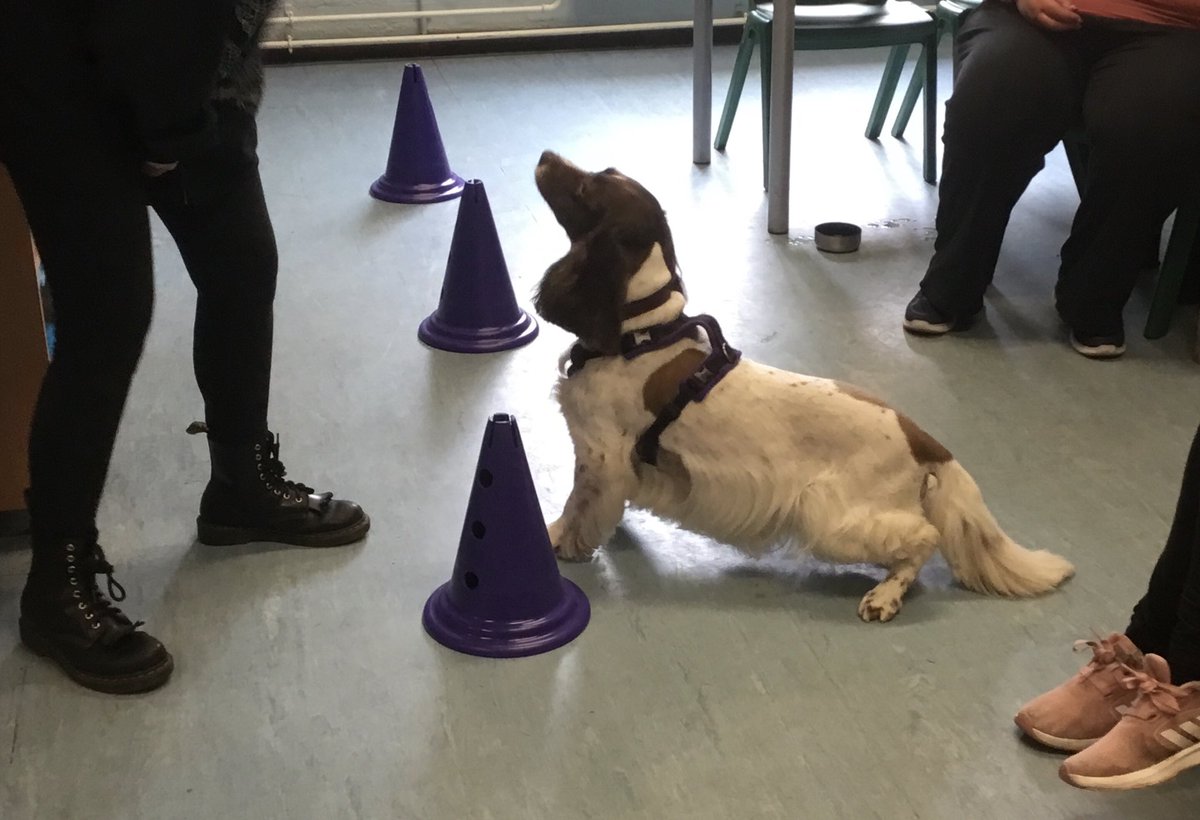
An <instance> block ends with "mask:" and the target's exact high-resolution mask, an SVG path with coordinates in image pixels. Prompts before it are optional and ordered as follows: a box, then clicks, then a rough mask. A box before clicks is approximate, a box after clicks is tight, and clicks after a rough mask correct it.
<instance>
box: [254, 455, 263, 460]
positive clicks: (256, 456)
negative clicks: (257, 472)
mask: <svg viewBox="0 0 1200 820" xmlns="http://www.w3.org/2000/svg"><path fill="white" fill-rule="evenodd" d="M254 460H255V461H262V453H255V454H254Z"/></svg>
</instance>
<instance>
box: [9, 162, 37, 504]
mask: <svg viewBox="0 0 1200 820" xmlns="http://www.w3.org/2000/svg"><path fill="white" fill-rule="evenodd" d="M46 363H47V354H46V331H45V326H44V324H43V322H42V302H41V295H40V291H39V288H38V279H37V263H36V261H35V256H34V250H33V241H32V240H31V239H30V236H29V227H28V226H27V225H26V223H25V216H24V213H23V212H22V210H21V203H20V202H19V201H18V200H17V195H16V192H15V191H14V190H13V187H12V181H11V180H10V179H9V176H8V172H7V171H6V170H5V169H4V166H3V165H0V513H4V512H9V511H13V510H20V509H23V508H24V506H25V499H24V492H25V487H26V486H28V481H29V464H28V461H27V458H26V450H27V442H28V438H29V421H30V419H31V418H32V416H33V405H34V402H35V400H36V398H37V392H38V388H39V386H40V385H41V382H42V375H43V373H45V370H46Z"/></svg>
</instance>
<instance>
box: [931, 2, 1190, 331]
mask: <svg viewBox="0 0 1200 820" xmlns="http://www.w3.org/2000/svg"><path fill="white" fill-rule="evenodd" d="M955 61H956V70H957V72H958V74H957V78H956V80H955V87H954V94H953V96H951V98H950V100H949V101H948V102H947V105H946V124H945V132H944V133H945V135H944V143H945V156H944V165H943V169H942V181H941V188H940V202H939V205H938V212H937V241H936V244H935V245H934V255H933V259H932V261H931V262H930V264H929V270H928V272H927V273H926V275H925V278H924V280H923V281H922V282H921V289H922V291H923V292H924V293H925V295H926V297H927V298H928V299H929V301H930V302H931V303H932V304H933V305H934V306H935V307H936V308H938V309H939V310H940V311H942V312H943V313H947V314H950V315H954V316H966V315H971V314H974V313H975V312H977V311H978V310H980V309H981V308H982V307H983V295H984V292H985V291H986V290H987V287H988V285H989V284H990V283H991V280H992V275H993V273H994V272H995V268H996V260H997V257H998V256H999V253H1000V244H1001V241H1002V240H1003V238H1004V233H1005V229H1006V228H1007V227H1008V219H1009V215H1010V213H1011V212H1012V208H1013V206H1014V205H1015V204H1016V202H1017V200H1018V199H1019V198H1020V196H1021V194H1022V193H1023V192H1024V191H1025V188H1026V187H1027V186H1028V185H1029V181H1030V180H1031V179H1033V177H1034V175H1035V174H1037V172H1038V171H1040V170H1041V169H1042V168H1043V167H1044V165H1045V155H1046V154H1047V153H1048V152H1049V151H1051V150H1052V149H1053V148H1054V147H1055V145H1056V144H1057V143H1058V142H1059V141H1060V140H1061V139H1062V137H1063V135H1064V134H1065V133H1066V132H1067V130H1068V129H1070V128H1073V127H1075V126H1077V125H1080V124H1082V126H1083V128H1084V129H1085V131H1086V134H1087V137H1088V140H1089V144H1090V150H1089V153H1088V166H1087V178H1086V181H1085V184H1084V186H1083V191H1082V196H1081V202H1080V205H1079V209H1078V210H1077V211H1076V213H1075V219H1074V223H1073V224H1072V226H1071V233H1070V236H1069V238H1068V239H1067V241H1066V244H1064V245H1063V247H1062V254H1061V266H1060V268H1059V273H1058V285H1057V289H1056V294H1057V297H1058V307H1059V312H1060V314H1062V316H1063V318H1064V319H1065V320H1066V321H1067V323H1068V324H1070V325H1071V326H1072V328H1073V329H1074V330H1075V331H1076V333H1077V334H1078V335H1080V336H1097V335H1110V334H1113V333H1115V332H1118V331H1119V330H1120V329H1121V327H1122V324H1121V313H1122V309H1123V308H1124V306H1125V303H1126V301H1128V299H1129V295H1130V293H1131V292H1132V290H1133V286H1134V284H1135V282H1136V279H1137V275H1138V272H1139V270H1141V269H1143V268H1144V267H1145V266H1146V264H1147V258H1146V257H1147V248H1146V245H1147V243H1146V238H1147V237H1152V236H1157V235H1159V234H1161V226H1162V222H1163V220H1164V219H1165V218H1166V217H1167V216H1168V215H1169V214H1170V213H1171V211H1172V210H1174V209H1175V208H1176V207H1177V206H1178V205H1179V202H1180V199H1181V194H1182V192H1183V191H1184V190H1185V189H1184V187H1183V186H1184V185H1187V184H1195V181H1196V180H1197V178H1200V31H1191V30H1185V29H1176V28H1169V27H1166V26H1151V25H1145V24H1140V23H1130V22H1122V21H1114V20H1100V19H1098V18H1085V22H1084V25H1083V28H1081V29H1079V30H1077V31H1072V32H1051V31H1047V30H1045V29H1042V28H1039V27H1038V26H1035V25H1034V24H1033V23H1030V22H1029V21H1027V20H1026V19H1025V18H1024V17H1022V16H1021V14H1020V12H1018V11H1017V9H1016V7H1015V6H1014V5H1012V4H1010V3H1007V2H1001V0H986V2H984V3H983V5H982V6H980V7H979V8H978V9H976V10H975V11H973V12H971V13H970V14H969V16H968V17H967V19H966V20H964V22H963V27H962V30H961V31H960V33H959V35H958V38H957V40H956V44H955ZM1152 251H1157V247H1155V248H1153V249H1152Z"/></svg>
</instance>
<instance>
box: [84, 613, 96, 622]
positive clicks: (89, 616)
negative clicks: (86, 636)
mask: <svg viewBox="0 0 1200 820" xmlns="http://www.w3.org/2000/svg"><path fill="white" fill-rule="evenodd" d="M83 617H85V618H87V619H88V620H89V621H94V620H96V616H95V615H94V614H93V613H91V612H89V613H88V614H87V615H84V616H83Z"/></svg>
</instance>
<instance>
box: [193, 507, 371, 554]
mask: <svg viewBox="0 0 1200 820" xmlns="http://www.w3.org/2000/svg"><path fill="white" fill-rule="evenodd" d="M370 529H371V518H370V516H368V515H366V514H365V513H364V514H363V517H362V518H361V519H360V520H358V521H355V522H354V523H353V524H351V525H349V526H347V527H342V528H341V529H340V530H329V531H328V532H314V533H308V534H305V535H287V534H286V533H281V532H279V531H278V530H272V529H267V528H256V527H228V526H225V525H223V524H212V523H209V522H207V521H205V520H204V519H202V518H197V519H196V539H197V540H198V541H199V542H200V543H201V544H206V545H208V546H210V547H235V546H238V545H240V544H256V543H265V544H287V545H289V546H293V547H344V546H346V545H347V544H353V543H354V542H355V541H361V540H362V539H363V538H365V537H366V535H367V532H368V531H369V530H370Z"/></svg>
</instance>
